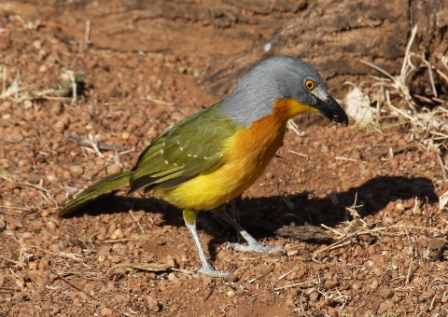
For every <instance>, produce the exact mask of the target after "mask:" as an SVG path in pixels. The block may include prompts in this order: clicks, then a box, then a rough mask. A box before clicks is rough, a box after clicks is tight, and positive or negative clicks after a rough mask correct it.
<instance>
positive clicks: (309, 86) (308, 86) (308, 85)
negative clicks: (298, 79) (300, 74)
mask: <svg viewBox="0 0 448 317" xmlns="http://www.w3.org/2000/svg"><path fill="white" fill-rule="evenodd" d="M315 86H316V83H315V82H314V81H312V80H311V79H308V80H307V81H306V82H305V88H306V89H308V90H313V89H314V87H315Z"/></svg>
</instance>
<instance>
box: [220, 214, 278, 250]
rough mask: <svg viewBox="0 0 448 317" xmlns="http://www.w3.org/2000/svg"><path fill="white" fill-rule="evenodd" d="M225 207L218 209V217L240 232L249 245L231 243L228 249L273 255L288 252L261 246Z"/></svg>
mask: <svg viewBox="0 0 448 317" xmlns="http://www.w3.org/2000/svg"><path fill="white" fill-rule="evenodd" d="M224 209H225V206H224V205H223V206H221V207H219V208H217V210H216V211H217V213H218V215H219V216H220V217H221V218H222V219H224V220H225V221H226V222H227V223H228V224H229V225H231V226H232V227H233V228H235V230H237V231H238V232H239V234H240V235H241V236H242V237H243V238H244V240H246V242H247V245H242V244H239V243H229V244H228V245H227V246H226V249H230V248H233V249H235V250H237V251H254V252H265V253H272V252H276V251H282V252H283V253H286V250H285V248H284V247H282V246H278V247H274V248H269V247H265V246H264V245H262V244H260V243H259V242H258V241H257V240H255V238H254V237H252V236H251V235H250V234H249V233H248V232H247V231H246V230H244V228H243V227H241V226H240V225H239V224H238V223H237V222H236V221H235V220H234V219H233V218H232V217H231V216H230V215H229V214H228V213H226V212H225V210H224Z"/></svg>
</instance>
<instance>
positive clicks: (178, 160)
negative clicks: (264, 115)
mask: <svg viewBox="0 0 448 317" xmlns="http://www.w3.org/2000/svg"><path fill="white" fill-rule="evenodd" d="M221 107H222V104H221V103H217V104H215V105H214V106H212V107H210V108H207V109H204V110H202V111H200V112H198V113H196V114H194V115H192V116H190V117H188V118H186V119H184V120H182V121H180V122H179V123H177V124H175V125H173V126H171V127H170V128H168V129H166V130H165V131H164V132H162V133H161V134H160V135H159V136H158V137H157V138H155V139H154V140H153V142H152V143H151V144H150V145H149V146H148V147H147V148H146V149H145V150H144V151H143V152H142V154H140V157H139V159H138V162H137V164H136V166H135V167H134V168H133V169H132V175H131V189H130V193H131V192H134V191H137V190H139V189H142V188H145V189H146V190H149V189H152V188H155V187H158V188H170V187H174V186H176V185H179V184H181V183H183V182H185V181H187V180H189V179H191V178H193V177H195V176H197V175H199V174H207V173H211V172H212V171H214V170H216V169H218V168H219V167H220V166H221V165H222V164H223V163H224V160H223V145H224V142H225V141H226V140H227V139H228V138H230V137H231V136H233V135H234V134H235V132H236V131H238V130H239V129H240V128H241V127H240V126H238V125H237V124H235V123H233V122H232V121H231V120H230V119H229V118H227V117H225V116H223V115H222V114H221V113H220V112H221Z"/></svg>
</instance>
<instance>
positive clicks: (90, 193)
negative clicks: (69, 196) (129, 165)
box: [59, 171, 132, 217]
mask: <svg viewBox="0 0 448 317" xmlns="http://www.w3.org/2000/svg"><path fill="white" fill-rule="evenodd" d="M131 175H132V171H126V172H123V173H117V174H113V175H110V176H108V177H106V178H104V179H102V180H100V181H99V182H97V183H95V184H93V185H92V186H90V187H89V188H87V189H86V190H85V191H83V192H82V193H81V194H80V195H79V196H78V197H76V198H75V199H73V200H71V201H70V202H69V203H68V204H67V205H65V206H64V208H62V209H61V210H60V211H59V216H62V217H63V216H67V215H69V214H71V213H73V212H74V211H76V210H78V209H79V208H81V207H82V206H83V205H84V204H85V203H87V202H89V201H90V200H92V199H94V198H95V197H97V196H99V195H101V194H104V193H107V192H109V191H111V190H114V189H116V188H118V187H120V186H123V185H126V184H128V183H129V182H130V180H131Z"/></svg>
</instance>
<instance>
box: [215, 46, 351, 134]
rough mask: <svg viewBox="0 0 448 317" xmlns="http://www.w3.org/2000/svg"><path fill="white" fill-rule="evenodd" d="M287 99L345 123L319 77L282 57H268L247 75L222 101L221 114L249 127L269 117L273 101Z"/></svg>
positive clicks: (300, 63) (299, 62)
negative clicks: (313, 108) (292, 99)
mask: <svg viewBox="0 0 448 317" xmlns="http://www.w3.org/2000/svg"><path fill="white" fill-rule="evenodd" d="M310 85H312V87H311V86H310ZM290 98H294V99H295V100H296V101H298V102H300V103H302V104H305V105H309V106H311V107H315V108H316V109H317V110H318V111H319V112H321V113H322V114H324V115H325V116H327V117H330V118H331V119H333V120H335V121H337V122H343V123H346V122H348V120H347V116H346V115H345V113H344V111H343V110H342V108H341V107H340V106H339V105H338V104H337V103H336V101H334V99H333V98H331V97H330V96H329V95H328V93H327V91H326V87H325V83H324V81H323V79H322V77H321V76H320V75H319V73H318V72H317V71H316V70H315V69H314V68H313V67H312V66H311V65H309V64H307V63H305V62H304V61H302V60H300V59H297V58H295V57H292V56H284V55H279V56H274V57H271V58H269V59H267V60H265V61H263V62H261V63H260V64H259V65H257V66H256V67H255V68H254V69H253V70H252V71H250V72H249V74H247V75H246V77H244V78H243V80H242V81H241V82H240V83H239V84H238V86H237V87H236V88H235V90H234V91H233V92H232V93H231V94H230V95H229V96H228V97H227V98H225V99H224V100H223V107H222V111H223V113H224V114H225V115H227V116H229V117H230V118H231V119H232V120H233V121H235V122H236V123H238V124H240V125H244V126H248V125H250V124H251V123H252V122H254V121H257V120H259V119H261V118H263V117H266V116H268V115H270V114H272V111H273V108H274V105H275V101H276V100H281V99H290ZM327 103H328V104H327ZM326 106H328V107H326ZM321 108H322V109H321ZM327 108H329V109H327ZM337 108H339V109H337Z"/></svg>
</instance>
